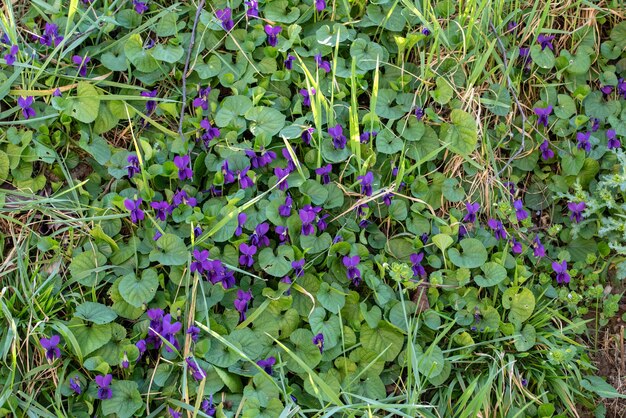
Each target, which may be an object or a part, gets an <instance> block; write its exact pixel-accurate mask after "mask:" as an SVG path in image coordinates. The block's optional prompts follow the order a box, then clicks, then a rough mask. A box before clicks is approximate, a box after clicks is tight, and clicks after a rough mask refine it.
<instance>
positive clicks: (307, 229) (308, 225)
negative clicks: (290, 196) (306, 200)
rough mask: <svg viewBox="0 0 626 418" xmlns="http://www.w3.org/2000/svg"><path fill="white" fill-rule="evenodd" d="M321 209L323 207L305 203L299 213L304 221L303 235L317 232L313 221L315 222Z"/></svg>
mask: <svg viewBox="0 0 626 418" xmlns="http://www.w3.org/2000/svg"><path fill="white" fill-rule="evenodd" d="M321 210H322V208H313V207H312V206H311V205H305V206H304V207H303V208H302V209H300V212H299V215H300V221H302V231H301V233H302V235H305V236H308V235H311V234H314V233H315V228H314V227H313V222H315V218H316V217H317V214H318V213H319V212H320V211H321Z"/></svg>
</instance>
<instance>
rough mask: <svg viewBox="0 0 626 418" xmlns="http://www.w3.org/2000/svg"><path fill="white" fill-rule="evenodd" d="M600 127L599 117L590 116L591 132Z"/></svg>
mask: <svg viewBox="0 0 626 418" xmlns="http://www.w3.org/2000/svg"><path fill="white" fill-rule="evenodd" d="M598 129H600V119H598V118H592V119H591V132H597V131H598Z"/></svg>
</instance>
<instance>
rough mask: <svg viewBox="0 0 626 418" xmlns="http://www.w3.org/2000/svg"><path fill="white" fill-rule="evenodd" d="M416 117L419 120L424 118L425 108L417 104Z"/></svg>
mask: <svg viewBox="0 0 626 418" xmlns="http://www.w3.org/2000/svg"><path fill="white" fill-rule="evenodd" d="M414 113H415V117H416V118H417V120H418V121H421V120H422V119H424V109H423V108H421V107H420V106H417V107H416V108H415V112H414Z"/></svg>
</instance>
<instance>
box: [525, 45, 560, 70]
mask: <svg viewBox="0 0 626 418" xmlns="http://www.w3.org/2000/svg"><path fill="white" fill-rule="evenodd" d="M530 57H531V58H532V60H533V63H535V64H536V65H537V66H538V67H540V68H543V69H550V68H552V67H554V62H555V58H554V53H552V51H551V50H550V49H549V48H545V49H544V50H543V51H542V50H541V45H533V46H531V47H530Z"/></svg>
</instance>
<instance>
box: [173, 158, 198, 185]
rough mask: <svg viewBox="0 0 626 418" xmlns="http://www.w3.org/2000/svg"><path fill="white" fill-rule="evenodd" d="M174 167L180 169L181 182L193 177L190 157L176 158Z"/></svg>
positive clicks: (179, 177)
mask: <svg viewBox="0 0 626 418" xmlns="http://www.w3.org/2000/svg"><path fill="white" fill-rule="evenodd" d="M174 165H175V166H176V167H177V168H178V179H179V180H187V179H191V178H192V177H193V171H192V170H191V159H190V158H189V155H177V156H176V157H174Z"/></svg>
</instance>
